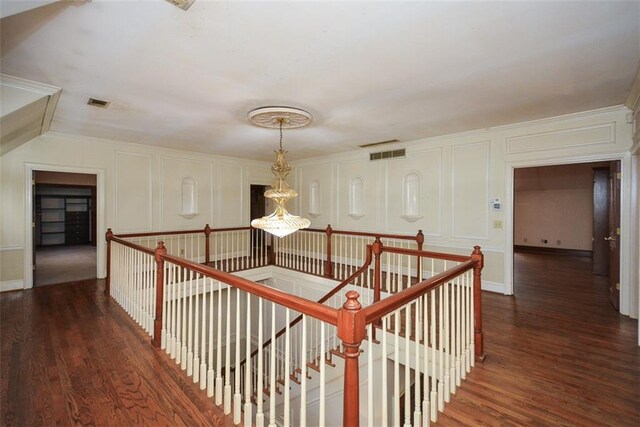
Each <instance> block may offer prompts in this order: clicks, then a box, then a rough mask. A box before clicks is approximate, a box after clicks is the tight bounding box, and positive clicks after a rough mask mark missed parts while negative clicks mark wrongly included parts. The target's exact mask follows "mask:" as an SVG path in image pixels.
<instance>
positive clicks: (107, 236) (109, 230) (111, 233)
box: [104, 228, 113, 295]
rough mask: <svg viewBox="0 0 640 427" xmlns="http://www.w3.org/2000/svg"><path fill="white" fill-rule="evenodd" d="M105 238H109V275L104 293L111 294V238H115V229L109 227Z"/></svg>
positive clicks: (105, 282)
mask: <svg viewBox="0 0 640 427" xmlns="http://www.w3.org/2000/svg"><path fill="white" fill-rule="evenodd" d="M104 238H105V239H106V240H107V277H106V279H105V281H104V293H105V294H107V295H110V293H111V239H112V238H113V231H111V229H110V228H107V232H106V233H105V234H104Z"/></svg>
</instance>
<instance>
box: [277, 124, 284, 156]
mask: <svg viewBox="0 0 640 427" xmlns="http://www.w3.org/2000/svg"><path fill="white" fill-rule="evenodd" d="M278 121H279V122H280V149H281V150H282V123H283V122H284V119H283V118H282V117H281V118H279V119H278Z"/></svg>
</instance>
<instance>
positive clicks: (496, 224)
mask: <svg viewBox="0 0 640 427" xmlns="http://www.w3.org/2000/svg"><path fill="white" fill-rule="evenodd" d="M493 228H502V221H500V220H499V219H496V220H495V221H493Z"/></svg>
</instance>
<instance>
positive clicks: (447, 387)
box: [442, 266, 451, 402]
mask: <svg viewBox="0 0 640 427" xmlns="http://www.w3.org/2000/svg"><path fill="white" fill-rule="evenodd" d="M446 270H447V268H446V266H445V271H446ZM449 286H450V283H449V282H447V283H444V284H443V285H442V290H443V291H444V343H445V348H444V349H443V350H444V360H445V367H444V401H445V402H449V401H450V400H451V377H450V371H451V304H450V303H449V292H450V291H449Z"/></svg>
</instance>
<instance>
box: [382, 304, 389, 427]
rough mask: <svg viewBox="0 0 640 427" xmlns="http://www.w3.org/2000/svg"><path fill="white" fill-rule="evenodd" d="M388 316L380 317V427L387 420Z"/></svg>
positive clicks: (384, 426) (385, 424)
mask: <svg viewBox="0 0 640 427" xmlns="http://www.w3.org/2000/svg"><path fill="white" fill-rule="evenodd" d="M388 318H389V317H388V316H384V317H383V318H382V332H381V335H382V343H381V344H382V359H381V363H380V364H381V365H382V420H381V427H387V424H388V421H389V415H388V414H389V398H388V395H387V319H388Z"/></svg>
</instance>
